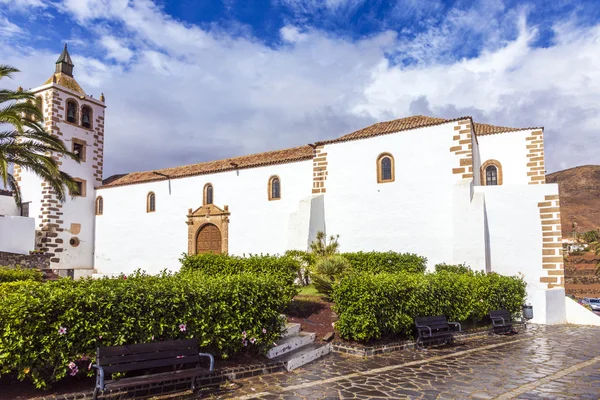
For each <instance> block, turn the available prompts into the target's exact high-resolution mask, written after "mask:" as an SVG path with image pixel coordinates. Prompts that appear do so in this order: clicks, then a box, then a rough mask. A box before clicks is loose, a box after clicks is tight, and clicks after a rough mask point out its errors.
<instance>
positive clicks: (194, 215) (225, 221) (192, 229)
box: [186, 204, 230, 254]
mask: <svg viewBox="0 0 600 400" xmlns="http://www.w3.org/2000/svg"><path fill="white" fill-rule="evenodd" d="M229 214H230V213H229V206H225V207H224V209H220V208H219V207H217V206H215V205H214V204H206V205H203V206H202V207H200V208H198V209H197V210H196V211H192V209H191V208H190V209H189V210H188V215H187V222H186V224H187V225H188V254H196V253H197V252H198V249H197V241H196V238H197V236H198V233H199V232H200V230H201V229H202V228H203V227H205V226H206V225H214V226H216V227H217V228H218V229H219V232H220V233H221V253H227V252H228V249H229Z"/></svg>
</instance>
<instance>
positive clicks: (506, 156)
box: [476, 129, 539, 185]
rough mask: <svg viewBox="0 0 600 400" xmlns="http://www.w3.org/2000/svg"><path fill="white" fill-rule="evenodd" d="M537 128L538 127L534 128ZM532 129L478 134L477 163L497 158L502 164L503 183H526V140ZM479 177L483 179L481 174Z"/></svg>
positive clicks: (527, 178) (527, 160) (527, 180)
mask: <svg viewBox="0 0 600 400" xmlns="http://www.w3.org/2000/svg"><path fill="white" fill-rule="evenodd" d="M536 130H539V129H536ZM531 132H532V130H524V131H515V132H506V133H499V134H495V135H483V136H478V138H477V140H478V141H479V158H480V160H481V162H480V163H479V164H476V165H479V166H481V164H483V163H485V162H486V161H488V160H497V161H499V162H500V164H501V165H502V182H503V183H502V184H503V185H527V184H528V182H529V177H528V176H527V172H529V168H528V167H527V163H528V162H529V159H528V158H527V148H526V146H527V144H528V143H526V142H527V141H526V140H525V138H526V137H527V136H530V135H531ZM481 179H485V176H483V177H482V178H481Z"/></svg>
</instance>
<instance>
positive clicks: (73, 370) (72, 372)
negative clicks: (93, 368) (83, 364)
mask: <svg viewBox="0 0 600 400" xmlns="http://www.w3.org/2000/svg"><path fill="white" fill-rule="evenodd" d="M78 372H79V368H77V366H75V368H72V369H71V373H70V374H69V375H71V376H75V375H77V373H78Z"/></svg>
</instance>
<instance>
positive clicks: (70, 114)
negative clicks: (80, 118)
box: [67, 100, 77, 124]
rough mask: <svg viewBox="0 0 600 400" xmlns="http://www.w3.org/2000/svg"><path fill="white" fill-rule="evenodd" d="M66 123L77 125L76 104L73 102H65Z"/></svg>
mask: <svg viewBox="0 0 600 400" xmlns="http://www.w3.org/2000/svg"><path fill="white" fill-rule="evenodd" d="M67 122H71V123H73V124H76V123H77V103H76V102H75V100H67Z"/></svg>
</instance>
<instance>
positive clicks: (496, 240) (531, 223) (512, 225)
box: [475, 184, 566, 324]
mask: <svg viewBox="0 0 600 400" xmlns="http://www.w3.org/2000/svg"><path fill="white" fill-rule="evenodd" d="M475 193H483V194H484V195H485V208H486V219H487V225H488V232H489V236H488V238H487V240H488V248H489V259H490V268H491V271H493V272H498V273H500V274H503V275H517V274H518V273H522V274H523V275H524V278H525V281H526V282H527V301H528V302H531V304H532V305H533V308H534V310H533V311H534V320H533V322H536V323H543V324H545V323H564V321H565V320H566V316H565V310H564V301H563V300H562V297H564V289H562V288H559V289H550V290H548V289H547V284H545V283H540V278H541V277H542V276H547V273H546V271H545V270H544V269H543V268H542V227H541V221H540V213H539V208H538V202H542V201H544V196H546V195H555V194H558V185H556V184H548V185H506V186H504V185H503V186H478V187H475ZM559 292H560V293H559ZM557 293H558V294H557ZM561 296H562V297H561ZM557 299H559V300H557ZM551 304H555V306H552V307H549V305H551Z"/></svg>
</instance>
